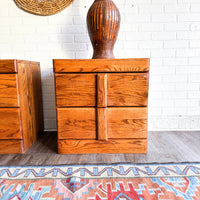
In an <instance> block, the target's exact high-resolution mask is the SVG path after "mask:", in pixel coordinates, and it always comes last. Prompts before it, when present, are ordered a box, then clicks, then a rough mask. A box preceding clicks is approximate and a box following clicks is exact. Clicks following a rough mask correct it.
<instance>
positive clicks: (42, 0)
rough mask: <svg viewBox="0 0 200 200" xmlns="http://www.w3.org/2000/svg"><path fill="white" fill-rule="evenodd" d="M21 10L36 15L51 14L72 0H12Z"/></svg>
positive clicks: (63, 7)
mask: <svg viewBox="0 0 200 200" xmlns="http://www.w3.org/2000/svg"><path fill="white" fill-rule="evenodd" d="M14 1H15V2H16V4H17V5H18V6H19V7H20V8H21V9H23V10H25V11H27V12H30V13H33V14H36V15H53V14H56V13H59V12H61V11H62V10H64V9H65V8H66V7H68V6H69V5H70V4H71V3H72V2H73V0H14Z"/></svg>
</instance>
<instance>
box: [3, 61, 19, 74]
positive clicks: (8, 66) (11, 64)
mask: <svg viewBox="0 0 200 200" xmlns="http://www.w3.org/2000/svg"><path fill="white" fill-rule="evenodd" d="M15 72H17V65H16V60H0V73H15Z"/></svg>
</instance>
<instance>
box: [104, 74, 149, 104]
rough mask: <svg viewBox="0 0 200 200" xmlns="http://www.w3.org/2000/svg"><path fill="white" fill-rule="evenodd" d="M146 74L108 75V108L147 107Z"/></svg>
mask: <svg viewBox="0 0 200 200" xmlns="http://www.w3.org/2000/svg"><path fill="white" fill-rule="evenodd" d="M148 78H149V76H148V74H143V73H138V74H135V73H132V74H108V80H107V82H108V89H107V90H108V97H107V98H108V106H147V104H148Z"/></svg>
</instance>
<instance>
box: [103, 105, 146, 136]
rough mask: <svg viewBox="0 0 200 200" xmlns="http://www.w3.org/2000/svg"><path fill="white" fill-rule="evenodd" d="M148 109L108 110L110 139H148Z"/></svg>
mask: <svg viewBox="0 0 200 200" xmlns="http://www.w3.org/2000/svg"><path fill="white" fill-rule="evenodd" d="M147 111H148V110H147V108H108V109H107V119H108V125H107V126H108V127H107V130H108V131H107V135H108V136H107V137H108V138H109V139H128V138H147V116H148V114H147Z"/></svg>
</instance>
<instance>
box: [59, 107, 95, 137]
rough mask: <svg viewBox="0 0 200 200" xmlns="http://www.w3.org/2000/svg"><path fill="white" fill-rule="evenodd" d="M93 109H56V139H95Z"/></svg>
mask: <svg viewBox="0 0 200 200" xmlns="http://www.w3.org/2000/svg"><path fill="white" fill-rule="evenodd" d="M95 115H96V110H95V108H58V109H57V118H58V139H95V138H96V119H95V118H96V117H95Z"/></svg>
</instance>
